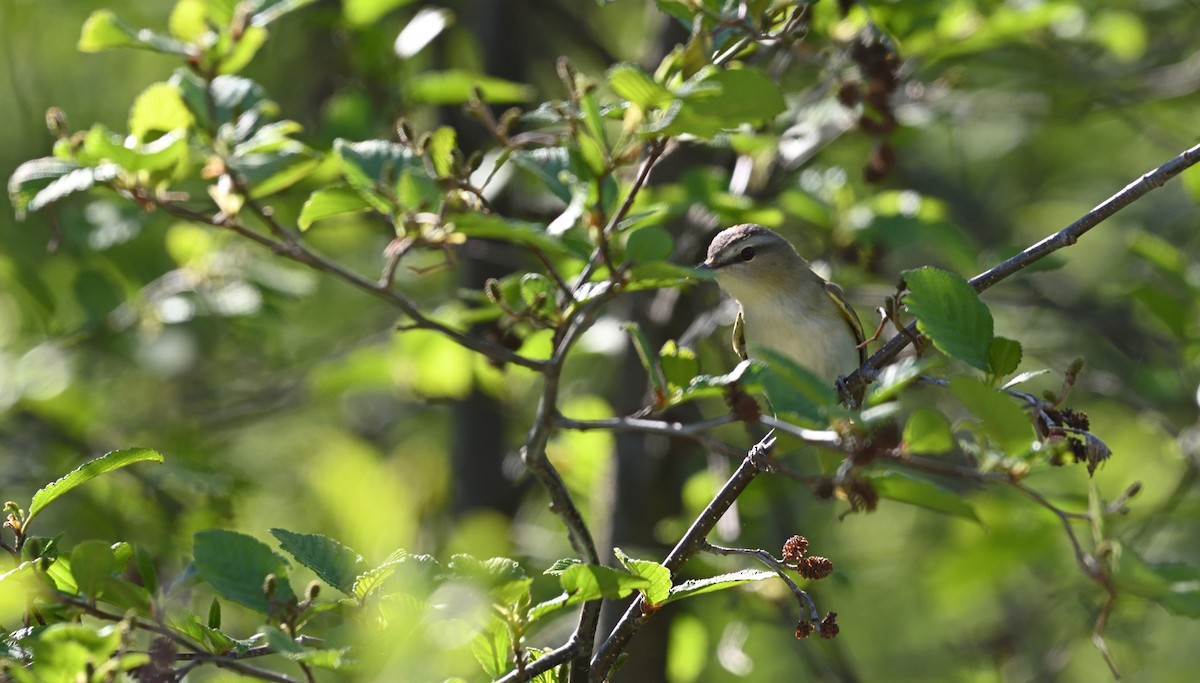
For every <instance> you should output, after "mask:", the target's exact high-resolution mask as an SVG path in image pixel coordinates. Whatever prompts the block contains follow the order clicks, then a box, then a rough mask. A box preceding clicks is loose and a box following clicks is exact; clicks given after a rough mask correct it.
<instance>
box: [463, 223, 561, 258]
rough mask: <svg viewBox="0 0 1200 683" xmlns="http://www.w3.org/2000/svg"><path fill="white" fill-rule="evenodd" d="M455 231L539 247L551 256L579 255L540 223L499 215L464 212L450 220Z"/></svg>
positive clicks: (471, 235)
mask: <svg viewBox="0 0 1200 683" xmlns="http://www.w3.org/2000/svg"><path fill="white" fill-rule="evenodd" d="M450 222H452V223H453V224H454V228H455V230H457V231H458V232H461V233H462V234H464V235H466V236H467V237H469V238H472V237H473V238H478V239H493V240H501V241H504V242H512V243H514V244H523V245H526V246H529V247H537V248H538V249H540V250H542V252H543V253H545V254H547V255H549V256H572V255H575V256H578V254H575V252H573V251H572V250H571V249H570V248H569V247H568V245H567V243H566V242H565V241H564V240H562V239H559V238H557V237H554V236H552V235H550V234H548V233H547V232H546V228H545V226H543V225H541V224H538V223H529V222H527V221H518V220H513V219H509V218H504V217H502V216H498V215H496V214H483V213H463V214H455V215H453V216H451V217H450Z"/></svg>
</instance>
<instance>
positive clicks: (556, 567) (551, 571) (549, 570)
mask: <svg viewBox="0 0 1200 683" xmlns="http://www.w3.org/2000/svg"><path fill="white" fill-rule="evenodd" d="M577 564H582V563H581V562H580V561H579V560H577V559H575V558H573V557H564V558H561V559H558V560H555V561H554V564H552V565H550V566H549V567H546V571H544V572H542V575H543V576H558V575H560V574H562V573H563V572H565V571H567V570H568V569H570V568H571V567H574V566H575V565H577Z"/></svg>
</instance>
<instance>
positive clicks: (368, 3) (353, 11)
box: [342, 0, 412, 27]
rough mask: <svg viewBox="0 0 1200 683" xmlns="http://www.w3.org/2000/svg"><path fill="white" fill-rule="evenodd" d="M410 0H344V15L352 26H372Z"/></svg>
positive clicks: (410, 0)
mask: <svg viewBox="0 0 1200 683" xmlns="http://www.w3.org/2000/svg"><path fill="white" fill-rule="evenodd" d="M410 2H412V0H342V16H344V17H346V22H347V23H348V24H350V25H351V26H359V27H362V26H370V25H371V24H374V23H375V22H377V21H379V20H380V19H382V18H383V17H384V15H386V14H387V13H388V12H391V11H392V10H394V9H397V8H399V7H403V6H405V5H407V4H409V3H410Z"/></svg>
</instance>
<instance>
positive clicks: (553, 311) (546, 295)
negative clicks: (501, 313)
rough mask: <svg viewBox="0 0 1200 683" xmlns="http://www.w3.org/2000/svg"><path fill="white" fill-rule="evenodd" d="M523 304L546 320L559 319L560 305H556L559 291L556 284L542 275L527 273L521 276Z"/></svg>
mask: <svg viewBox="0 0 1200 683" xmlns="http://www.w3.org/2000/svg"><path fill="white" fill-rule="evenodd" d="M520 291H521V302H522V303H524V304H525V307H526V309H527V310H529V311H530V312H532V313H534V314H535V315H537V316H538V317H540V318H543V319H546V320H556V319H557V318H558V305H557V304H556V303H555V298H554V297H555V294H556V293H557V291H558V290H557V289H556V288H555V286H554V282H553V281H552V280H551V279H550V278H548V277H546V276H545V275H542V274H541V273H526V274H524V275H522V276H521V284H520Z"/></svg>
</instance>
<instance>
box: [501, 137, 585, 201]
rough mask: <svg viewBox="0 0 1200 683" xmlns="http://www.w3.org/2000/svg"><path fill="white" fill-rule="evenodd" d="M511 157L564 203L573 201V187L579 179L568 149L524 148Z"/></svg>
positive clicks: (510, 157) (518, 165)
mask: <svg viewBox="0 0 1200 683" xmlns="http://www.w3.org/2000/svg"><path fill="white" fill-rule="evenodd" d="M509 159H510V160H511V161H512V162H513V163H514V164H516V165H517V167H518V168H521V169H523V170H525V171H528V172H529V173H531V174H533V175H534V177H536V178H537V179H538V180H540V181H542V184H543V185H544V186H545V188H546V189H547V190H549V191H550V192H551V193H552V194H553V195H554V196H556V197H558V198H559V199H561V200H562V201H563V203H564V204H570V203H571V192H572V190H571V188H572V186H573V185H575V184H577V183H578V182H579V181H578V179H577V178H576V177H575V174H574V172H573V171H572V169H571V160H570V155H569V154H568V152H567V150H565V149H563V148H562V147H553V148H548V149H547V148H541V149H523V150H517V151H515V152H513V153H512V154H511V155H510V156H509Z"/></svg>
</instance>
